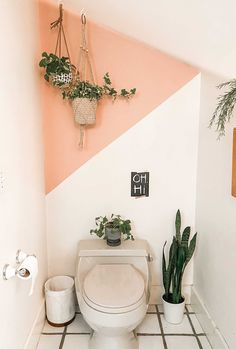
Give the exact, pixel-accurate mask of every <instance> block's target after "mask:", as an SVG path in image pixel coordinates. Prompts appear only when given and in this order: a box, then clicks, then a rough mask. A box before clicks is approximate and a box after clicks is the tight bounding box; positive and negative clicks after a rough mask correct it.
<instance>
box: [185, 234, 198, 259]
mask: <svg viewBox="0 0 236 349" xmlns="http://www.w3.org/2000/svg"><path fill="white" fill-rule="evenodd" d="M196 241H197V233H195V234H194V236H193V238H192V240H191V241H190V244H189V248H188V252H187V256H186V265H187V264H188V262H189V261H190V259H191V258H192V256H193V254H194V251H195V247H196Z"/></svg>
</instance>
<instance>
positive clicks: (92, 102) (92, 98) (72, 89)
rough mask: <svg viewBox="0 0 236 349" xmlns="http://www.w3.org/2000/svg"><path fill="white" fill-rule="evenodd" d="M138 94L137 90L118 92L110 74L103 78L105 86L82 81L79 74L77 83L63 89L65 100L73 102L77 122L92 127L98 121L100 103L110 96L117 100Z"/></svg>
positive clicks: (76, 79)
mask: <svg viewBox="0 0 236 349" xmlns="http://www.w3.org/2000/svg"><path fill="white" fill-rule="evenodd" d="M135 92H136V89H135V88H133V89H130V90H126V89H124V88H123V89H121V90H120V91H117V90H116V89H115V88H114V87H113V86H112V82H111V80H110V76H109V73H106V74H105V75H104V77H103V85H102V86H99V85H97V84H95V83H94V82H93V83H92V82H90V81H88V80H87V81H84V80H81V79H80V75H79V73H78V74H77V76H76V78H75V81H74V82H72V83H71V84H70V85H69V86H68V87H66V88H63V92H62V95H63V98H66V99H69V100H71V101H72V107H73V111H74V115H75V122H77V123H79V124H80V125H92V124H94V123H95V121H96V109H97V103H98V101H99V100H100V99H101V98H102V97H104V96H109V97H112V98H113V100H115V99H116V98H117V97H125V98H130V97H131V96H133V95H134V94H135Z"/></svg>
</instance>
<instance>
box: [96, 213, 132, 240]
mask: <svg viewBox="0 0 236 349" xmlns="http://www.w3.org/2000/svg"><path fill="white" fill-rule="evenodd" d="M95 224H96V228H95V229H91V230H90V234H96V235H97V236H98V237H99V238H104V239H106V240H107V244H108V245H109V246H119V245H120V244H121V234H123V236H124V240H134V237H133V235H132V234H131V222H130V220H129V219H126V220H125V219H122V218H121V216H120V215H114V214H112V215H111V217H110V218H107V217H106V216H104V217H102V216H100V217H96V218H95Z"/></svg>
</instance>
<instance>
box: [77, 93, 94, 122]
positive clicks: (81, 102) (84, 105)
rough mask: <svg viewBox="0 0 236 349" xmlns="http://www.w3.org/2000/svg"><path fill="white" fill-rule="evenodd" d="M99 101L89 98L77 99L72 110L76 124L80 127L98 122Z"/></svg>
mask: <svg viewBox="0 0 236 349" xmlns="http://www.w3.org/2000/svg"><path fill="white" fill-rule="evenodd" d="M97 104H98V102H97V100H96V99H92V100H89V99H88V98H75V99H74V100H73V101H72V108H73V112H74V116H75V122H76V123H78V124H80V125H93V124H95V122H96V111H97Z"/></svg>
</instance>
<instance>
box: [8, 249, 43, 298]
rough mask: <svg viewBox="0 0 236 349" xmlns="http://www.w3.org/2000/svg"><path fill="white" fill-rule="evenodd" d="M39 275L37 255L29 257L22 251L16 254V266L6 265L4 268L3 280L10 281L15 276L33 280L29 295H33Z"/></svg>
mask: <svg viewBox="0 0 236 349" xmlns="http://www.w3.org/2000/svg"><path fill="white" fill-rule="evenodd" d="M37 273H38V261H37V258H36V256H35V255H33V254H32V255H29V254H27V253H25V252H23V251H22V250H18V251H17V253H16V265H15V266H14V267H13V266H11V265H10V264H5V265H4V267H3V273H2V276H3V280H9V279H11V278H12V277H14V276H17V277H18V278H20V279H22V280H28V279H32V285H31V289H30V293H29V295H32V293H33V288H34V283H35V279H36V276H37Z"/></svg>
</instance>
